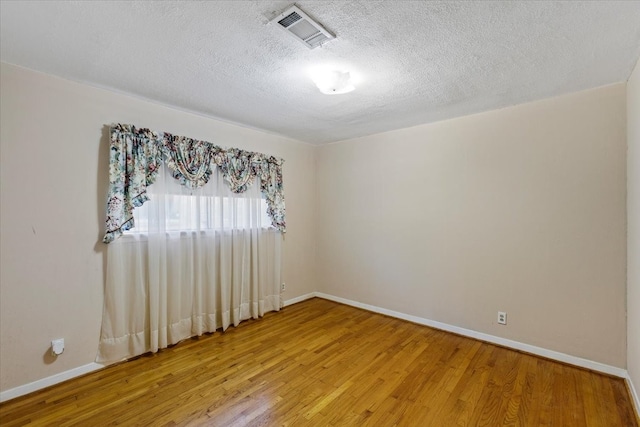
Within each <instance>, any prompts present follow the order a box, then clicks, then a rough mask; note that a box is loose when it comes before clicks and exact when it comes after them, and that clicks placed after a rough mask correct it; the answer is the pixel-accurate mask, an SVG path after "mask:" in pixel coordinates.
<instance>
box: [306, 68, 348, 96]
mask: <svg viewBox="0 0 640 427" xmlns="http://www.w3.org/2000/svg"><path fill="white" fill-rule="evenodd" d="M311 79H312V80H313V82H314V83H315V84H316V86H318V89H320V92H322V93H324V94H326V95H340V94H343V93H349V92H351V91H352V90H354V89H355V86H354V85H353V83H352V82H351V75H350V74H349V72H348V71H338V70H317V71H314V72H313V73H312V74H311Z"/></svg>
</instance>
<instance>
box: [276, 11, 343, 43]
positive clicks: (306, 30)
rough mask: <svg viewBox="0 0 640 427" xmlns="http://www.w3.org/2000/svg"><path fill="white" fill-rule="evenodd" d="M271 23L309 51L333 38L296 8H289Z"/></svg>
mask: <svg viewBox="0 0 640 427" xmlns="http://www.w3.org/2000/svg"><path fill="white" fill-rule="evenodd" d="M271 22H277V23H278V25H276V27H278V28H280V29H281V30H283V31H286V32H287V33H289V34H290V35H292V36H293V37H295V38H296V40H298V41H300V42H302V43H303V44H304V45H305V46H307V47H308V48H309V49H313V48H316V47H318V46H321V45H322V44H323V43H325V42H326V41H328V40H331V39H334V38H335V36H334V35H333V34H331V33H330V32H329V31H327V30H325V29H324V27H322V25H320V24H319V23H317V22H316V21H314V20H313V19H311V17H309V15H307V14H306V13H304V12H303V11H302V10H300V9H299V8H298V7H297V6H291V7H290V8H288V9H287V10H285V11H284V12H282V13H281V14H280V15H278V16H277V17H276V18H274V19H273V20H272V21H271Z"/></svg>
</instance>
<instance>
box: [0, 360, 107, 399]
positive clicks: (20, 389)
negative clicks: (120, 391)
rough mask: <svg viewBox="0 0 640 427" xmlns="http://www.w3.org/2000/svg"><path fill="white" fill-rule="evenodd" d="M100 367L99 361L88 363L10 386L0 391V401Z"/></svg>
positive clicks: (101, 366)
mask: <svg viewBox="0 0 640 427" xmlns="http://www.w3.org/2000/svg"><path fill="white" fill-rule="evenodd" d="M102 368H104V365H101V364H99V363H89V364H87V365H83V366H78V367H77V368H73V369H69V370H68V371H64V372H60V373H58V374H55V375H51V376H50V377H46V378H43V379H41V380H37V381H34V382H32V383H29V384H25V385H21V386H18V387H16V388H11V389H9V390H6V391H3V392H1V393H0V402H4V401H6V400H10V399H14V398H16V397H20V396H24V395H25V394H29V393H33V392H34V391H38V390H41V389H43V388H46V387H49V386H52V385H54V384H58V383H61V382H63V381H66V380H70V379H71V378H75V377H79V376H80V375H84V374H88V373H89V372H93V371H97V370H98V369H102Z"/></svg>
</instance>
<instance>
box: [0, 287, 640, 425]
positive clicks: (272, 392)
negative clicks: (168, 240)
mask: <svg viewBox="0 0 640 427" xmlns="http://www.w3.org/2000/svg"><path fill="white" fill-rule="evenodd" d="M0 424H1V425H2V426H17V425H25V424H31V425H55V426H67V425H81V426H103V425H116V424H119V425H140V426H161V425H203V424H204V425H212V426H262V425H269V426H271V425H287V426H307V425H308V426H396V425H397V426H438V427H440V426H458V425H460V426H492V427H495V426H512V425H513V426H517V425H520V426H545V425H553V426H607V427H612V426H637V425H638V424H637V420H636V418H635V415H634V412H633V409H632V403H631V401H630V400H629V396H628V393H627V390H626V388H625V385H624V382H623V380H621V379H619V378H613V377H609V376H606V375H601V374H597V373H594V372H590V371H587V370H583V369H579V368H574V367H571V366H568V365H564V364H561V363H557V362H552V361H549V360H545V359H541V358H539V357H535V356H531V355H528V354H524V353H519V352H516V351H512V350H509V349H505V348H501V347H498V346H495V345H491V344H487V343H483V342H479V341H475V340H472V339H469V338H464V337H460V336H457V335H453V334H450V333H447V332H442V331H438V330H435V329H431V328H428V327H425V326H420V325H415V324H412V323H408V322H405V321H402V320H397V319H393V318H389V317H385V316H381V315H378V314H374V313H370V312H367V311H362V310H359V309H356V308H352V307H348V306H345V305H341V304H337V303H334V302H331V301H326V300H322V299H317V298H316V299H312V300H308V301H305V302H302V303H299V304H296V305H293V306H290V307H287V308H285V309H284V310H283V311H281V312H279V313H272V314H268V315H267V316H265V318H264V319H262V320H258V321H247V322H244V323H242V324H241V325H240V326H239V327H237V328H230V329H228V330H227V331H226V332H224V333H216V334H213V335H209V336H204V337H200V338H195V339H191V340H187V341H184V342H182V343H180V344H178V345H176V346H174V347H172V348H170V349H167V350H164V351H162V352H160V353H158V354H155V355H146V356H142V357H140V358H137V359H135V360H132V361H129V362H126V363H122V364H119V365H115V366H111V367H109V368H106V369H104V370H101V371H98V372H94V373H91V374H88V375H85V376H83V377H80V378H76V379H73V380H70V381H68V382H65V383H62V384H58V385H56V386H53V387H50V388H48V389H46V390H42V391H39V392H36V393H33V394H31V395H28V396H23V397H21V398H17V399H14V400H11V401H9V402H5V403H3V404H1V405H0Z"/></svg>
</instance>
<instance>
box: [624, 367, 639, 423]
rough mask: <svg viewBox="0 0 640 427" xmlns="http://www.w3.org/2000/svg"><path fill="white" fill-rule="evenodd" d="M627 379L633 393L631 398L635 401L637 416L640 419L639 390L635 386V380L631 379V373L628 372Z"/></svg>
mask: <svg viewBox="0 0 640 427" xmlns="http://www.w3.org/2000/svg"><path fill="white" fill-rule="evenodd" d="M625 380H626V381H627V386H628V387H629V392H630V393H631V400H632V401H633V404H634V406H635V409H636V417H638V418H639V419H640V396H638V392H637V390H636V388H635V387H634V386H633V381H632V380H631V376H630V375H629V373H627V376H626V377H625Z"/></svg>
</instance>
